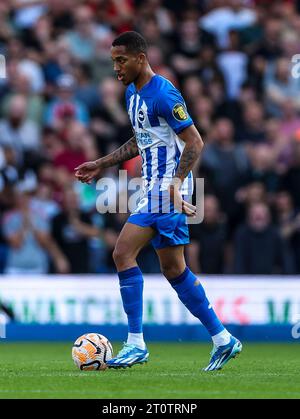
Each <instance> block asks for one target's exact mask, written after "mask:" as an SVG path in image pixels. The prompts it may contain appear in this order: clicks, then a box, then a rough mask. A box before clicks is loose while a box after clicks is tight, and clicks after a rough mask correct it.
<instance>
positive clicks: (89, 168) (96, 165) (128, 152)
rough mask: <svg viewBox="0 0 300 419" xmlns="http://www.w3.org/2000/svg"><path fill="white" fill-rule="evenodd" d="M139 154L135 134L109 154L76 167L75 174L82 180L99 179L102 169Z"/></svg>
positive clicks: (86, 181) (84, 181)
mask: <svg viewBox="0 0 300 419" xmlns="http://www.w3.org/2000/svg"><path fill="white" fill-rule="evenodd" d="M138 154H139V150H138V146H137V143H136V138H135V136H133V137H131V138H130V140H128V141H127V143H125V144H123V145H122V146H121V147H119V148H118V149H117V150H115V151H113V152H112V153H110V154H108V155H107V156H105V157H101V158H100V159H98V160H95V161H90V162H86V163H83V164H81V165H80V166H78V167H76V168H75V176H76V177H77V179H78V180H80V182H83V183H91V182H92V180H93V179H98V178H99V177H100V174H101V171H102V169H105V168H107V167H111V166H115V165H116V164H118V163H122V162H124V161H126V160H130V159H132V158H133V157H136V156H137V155H138Z"/></svg>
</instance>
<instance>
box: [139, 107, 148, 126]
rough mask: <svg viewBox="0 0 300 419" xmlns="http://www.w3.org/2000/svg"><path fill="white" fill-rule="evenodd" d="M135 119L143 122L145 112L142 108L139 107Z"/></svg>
mask: <svg viewBox="0 0 300 419" xmlns="http://www.w3.org/2000/svg"><path fill="white" fill-rule="evenodd" d="M137 119H138V121H139V123H140V124H142V123H143V122H145V119H146V115H145V112H144V111H143V109H139V111H138V117H137Z"/></svg>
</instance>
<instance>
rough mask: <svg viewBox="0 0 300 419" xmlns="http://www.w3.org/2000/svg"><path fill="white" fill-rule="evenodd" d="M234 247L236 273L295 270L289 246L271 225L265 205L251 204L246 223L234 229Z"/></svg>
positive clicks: (253, 273) (251, 273) (259, 273)
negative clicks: (235, 230)
mask: <svg viewBox="0 0 300 419" xmlns="http://www.w3.org/2000/svg"><path fill="white" fill-rule="evenodd" d="M234 247H235V249H234V250H235V263H234V272H235V273H236V274H240V275H243V274H250V275H271V274H279V273H282V274H292V273H294V266H293V259H292V256H291V252H290V249H289V248H288V245H287V243H286V242H285V241H284V240H283V239H282V238H281V236H280V233H279V230H278V229H277V228H276V227H274V226H273V225H272V224H271V214H270V210H269V208H268V206H267V205H266V204H263V203H256V204H253V205H251V206H250V208H249V211H248V217H247V223H246V224H245V225H242V226H240V227H239V228H238V230H237V232H236V236H235V243H234Z"/></svg>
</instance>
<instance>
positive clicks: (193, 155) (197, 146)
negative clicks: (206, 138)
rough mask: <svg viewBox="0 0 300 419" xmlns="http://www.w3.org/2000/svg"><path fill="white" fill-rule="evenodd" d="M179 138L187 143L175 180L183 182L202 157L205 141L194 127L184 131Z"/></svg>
mask: <svg viewBox="0 0 300 419" xmlns="http://www.w3.org/2000/svg"><path fill="white" fill-rule="evenodd" d="M179 138H180V139H181V140H183V141H184V142H185V147H184V149H183V152H182V155H181V157H180V162H179V166H178V168H177V170H176V173H175V178H178V179H180V180H181V182H183V181H184V179H185V178H186V177H187V175H188V174H189V172H190V171H191V170H192V168H193V167H194V165H195V163H196V161H197V160H198V158H199V156H200V153H201V150H202V148H203V141H202V139H201V136H200V134H199V132H198V131H197V129H196V127H195V126H194V125H191V126H190V127H188V128H186V129H184V130H183V131H182V132H181V133H180V134H179Z"/></svg>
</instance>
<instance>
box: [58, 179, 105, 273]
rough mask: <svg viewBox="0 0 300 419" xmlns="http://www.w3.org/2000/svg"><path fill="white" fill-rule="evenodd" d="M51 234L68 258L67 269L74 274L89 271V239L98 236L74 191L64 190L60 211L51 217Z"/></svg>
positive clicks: (97, 231)
mask: <svg viewBox="0 0 300 419" xmlns="http://www.w3.org/2000/svg"><path fill="white" fill-rule="evenodd" d="M51 231H52V236H53V238H54V240H55V242H56V243H57V245H58V247H59V249H60V251H61V252H62V253H63V254H64V255H65V257H66V258H67V260H68V265H69V271H70V272H71V273H74V274H79V273H81V274H84V273H86V272H90V266H89V239H92V238H94V237H98V236H99V234H100V233H99V230H98V228H97V227H96V226H94V225H93V224H92V219H91V217H90V215H89V214H87V213H85V212H83V211H81V210H80V208H79V202H78V198H77V194H76V192H75V191H74V190H73V189H72V188H70V187H69V188H67V189H66V190H65V191H64V196H63V203H62V209H61V211H60V212H59V213H58V214H57V215H56V216H54V217H53V219H52V224H51Z"/></svg>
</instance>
